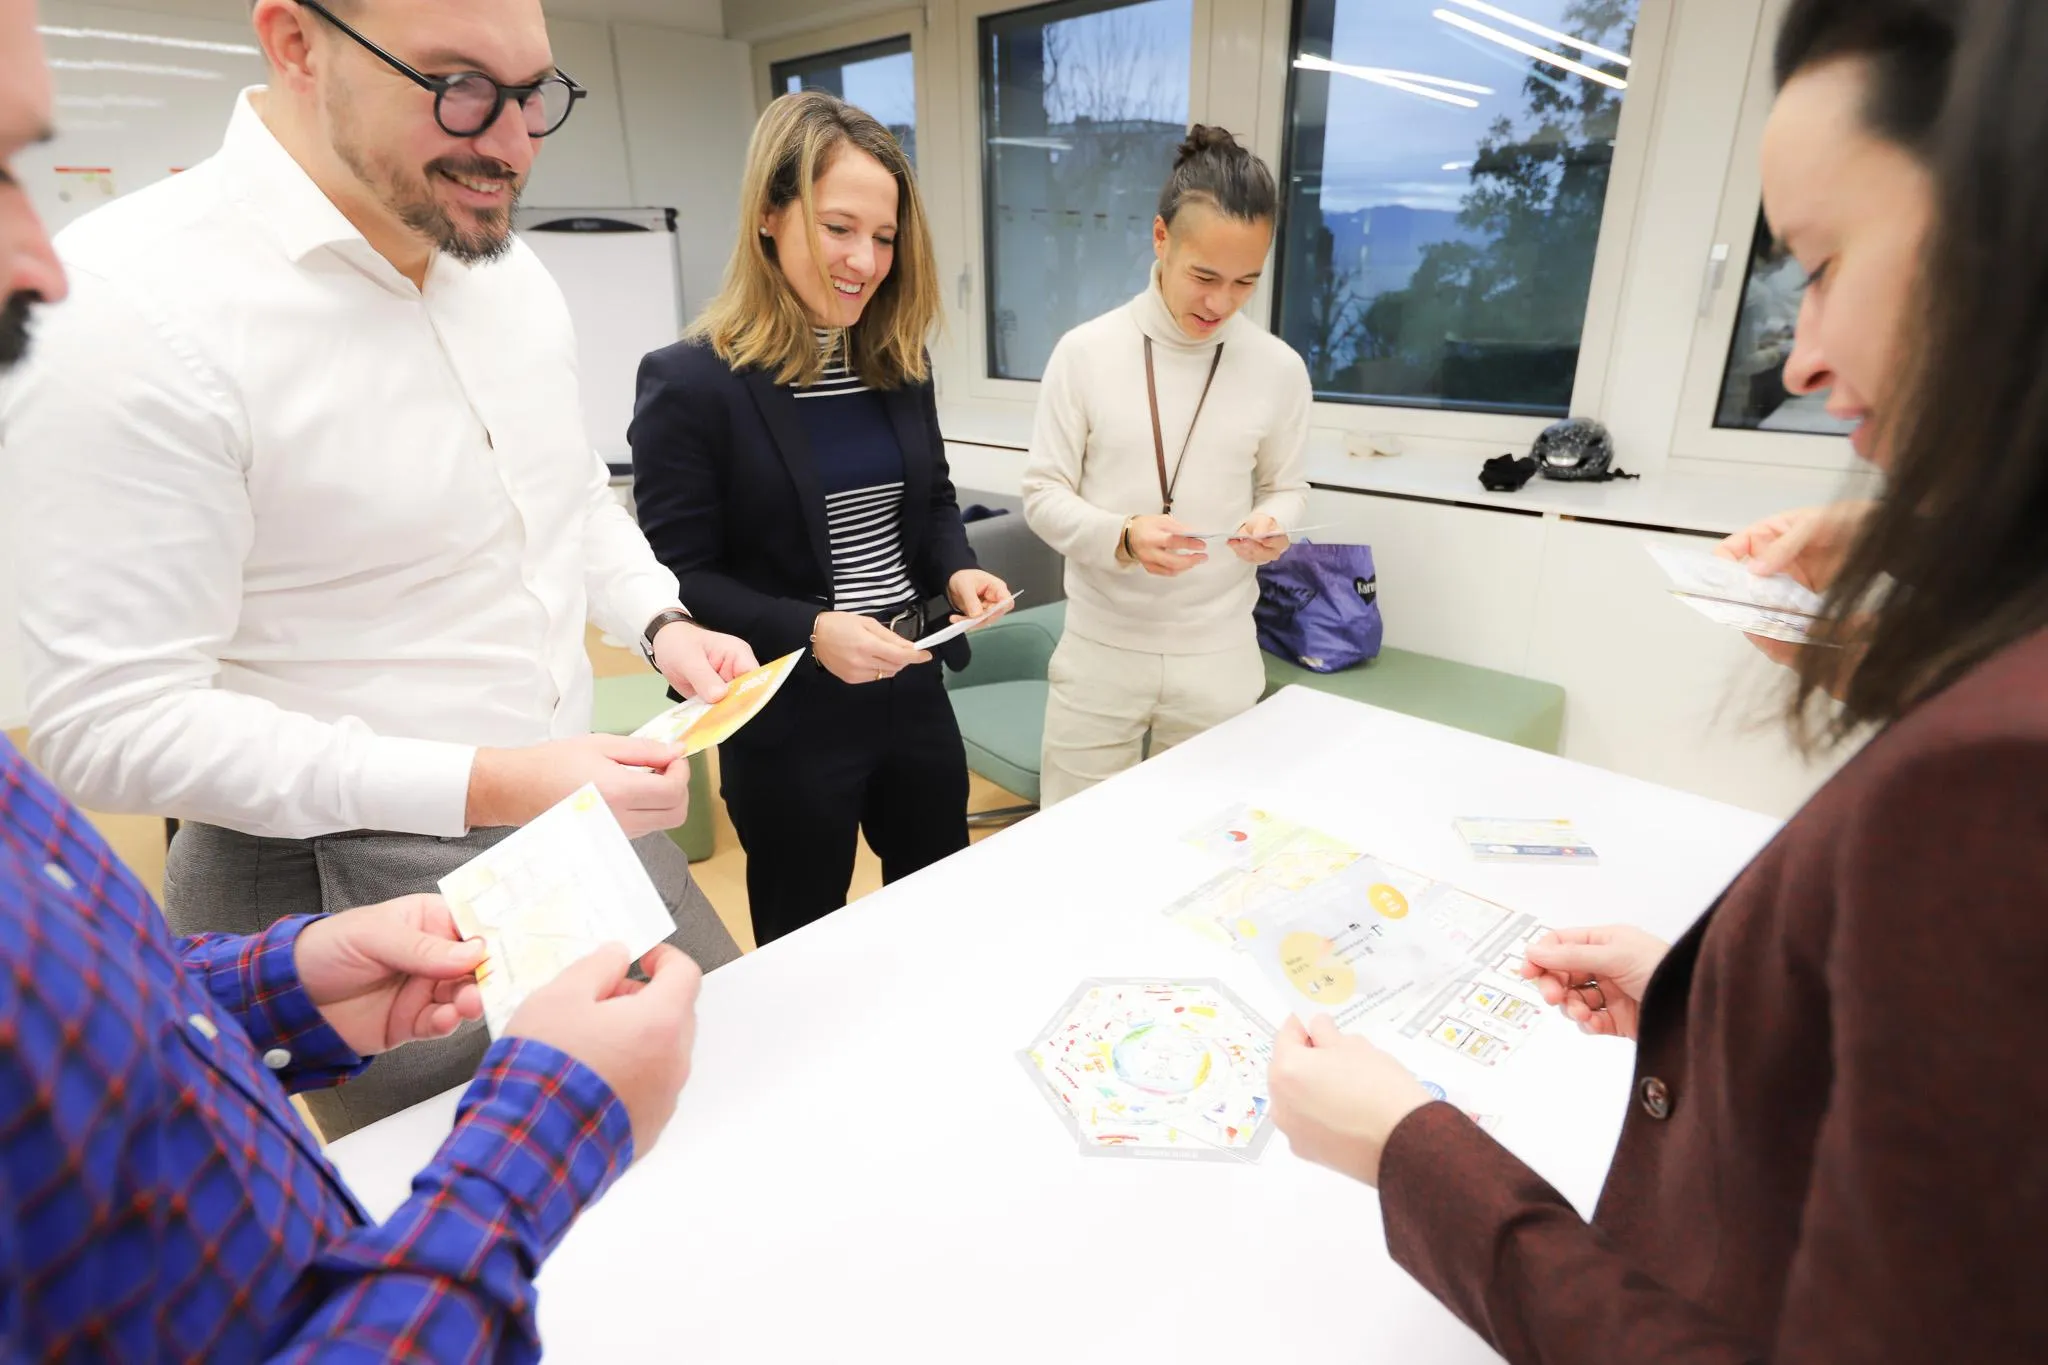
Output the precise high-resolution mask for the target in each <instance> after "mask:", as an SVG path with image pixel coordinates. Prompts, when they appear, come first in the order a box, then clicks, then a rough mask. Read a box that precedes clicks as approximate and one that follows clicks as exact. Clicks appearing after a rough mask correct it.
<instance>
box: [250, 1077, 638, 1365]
mask: <svg viewBox="0 0 2048 1365" xmlns="http://www.w3.org/2000/svg"><path fill="white" fill-rule="evenodd" d="M632 1160H633V1129H632V1124H631V1123H630V1121H629V1120H628V1119H627V1117H626V1108H625V1106H624V1105H623V1104H621V1103H620V1102H619V1100H618V1097H617V1096H615V1095H614V1094H613V1093H612V1091H611V1087H610V1086H608V1085H606V1084H605V1083H604V1081H603V1080H602V1079H600V1078H599V1077H598V1075H597V1073H596V1072H594V1071H592V1070H591V1069H590V1068H588V1067H586V1066H584V1065H583V1064H582V1063H581V1062H578V1061H576V1060H575V1059H574V1058H572V1057H570V1056H568V1055H567V1054H566V1053H563V1052H559V1051H557V1050H556V1049H554V1048H552V1047H549V1046H548V1045H547V1044H545V1043H538V1042H535V1041H533V1040H532V1039H527V1038H509V1039H500V1040H499V1041H497V1042H496V1043H493V1044H492V1045H491V1050H490V1051H489V1052H488V1053H486V1054H485V1055H484V1062H483V1067H482V1068H481V1069H480V1070H479V1071H478V1072H477V1077H476V1079H475V1080H474V1081H473V1082H471V1083H470V1087H469V1089H468V1091H467V1092H466V1093H465V1094H464V1095H463V1097H462V1104H461V1107H460V1108H459V1109H458V1110H457V1112H456V1119H455V1131H454V1132H453V1133H451V1134H450V1135H449V1137H448V1140H447V1142H445V1143H443V1144H442V1146H441V1150H440V1152H439V1153H438V1154H437V1155H436V1156H435V1158H434V1161H433V1163H432V1164H431V1165H429V1166H428V1167H427V1168H426V1169H425V1170H423V1171H421V1172H420V1173H419V1175H417V1176H415V1177H414V1178H413V1186H412V1188H413V1194H412V1198H411V1199H409V1200H407V1201H406V1202H405V1204H404V1205H403V1206H401V1207H400V1208H399V1210H398V1212H397V1213H395V1214H393V1215H392V1216H391V1218H390V1219H388V1220H387V1221H386V1222H385V1223H384V1224H382V1225H381V1226H379V1227H373V1228H363V1229H361V1230H360V1231H358V1232H356V1233H354V1234H352V1235H350V1236H349V1237H347V1238H344V1239H343V1240H341V1241H339V1242H335V1243H331V1244H329V1245H328V1246H326V1247H325V1248H323V1249H322V1250H321V1252H320V1253H319V1255H318V1256H317V1257H316V1258H315V1260H314V1262H313V1264H312V1265H311V1266H310V1267H308V1268H307V1271H306V1274H307V1276H308V1278H309V1279H310V1281H311V1292H312V1294H313V1296H314V1297H315V1299H316V1300H317V1301H318V1302H319V1305H320V1306H319V1307H318V1308H317V1309H316V1310H315V1311H314V1313H313V1315H312V1317H311V1318H309V1319H308V1320H307V1321H306V1323H305V1324H304V1326H302V1327H301V1328H300V1330H299V1331H298V1333H297V1334H296V1335H295V1336H294V1337H293V1338H292V1340H291V1342H290V1344H289V1345H288V1347H287V1348H286V1349H285V1350H284V1351H283V1352H281V1353H280V1354H279V1355H278V1357H277V1359H278V1360H280V1361H284V1362H293V1363H294V1365H310V1363H311V1362H320V1363H321V1365H332V1363H333V1362H337V1361H353V1360H362V1361H384V1360H423V1361H428V1360H430V1361H436V1362H439V1361H466V1362H485V1361H488V1362H493V1365H513V1363H514V1362H521V1363H523V1362H529V1361H537V1360H539V1359H540V1332H539V1327H538V1325H537V1323H536V1321H535V1317H534V1305H535V1294H534V1288H533V1278H534V1276H535V1275H536V1274H537V1273H538V1272H539V1270H540V1264H541V1261H542V1260H543V1259H544V1258H545V1257H546V1256H547V1254H548V1253H549V1252H550V1251H553V1250H554V1248H555V1246H556V1245H557V1244H558V1243H559V1242H560V1241H561V1240H562V1237H563V1235H564V1234H566V1233H567V1232H568V1230H569V1226H570V1224H572V1223H573V1222H575V1221H576V1217H577V1215H578V1214H579V1213H581V1212H582V1211H583V1209H585V1208H586V1207H588V1206H589V1205H590V1204H592V1203H594V1202H595V1201H596V1200H597V1198H598V1197H599V1196H600V1195H602V1194H603V1193H604V1192H605V1191H606V1190H607V1189H609V1188H610V1187H611V1184H612V1182H613V1181H614V1180H616V1179H618V1177H619V1175H620V1173H621V1172H623V1171H624V1170H625V1169H626V1167H627V1166H629V1165H630V1164H632Z"/></svg>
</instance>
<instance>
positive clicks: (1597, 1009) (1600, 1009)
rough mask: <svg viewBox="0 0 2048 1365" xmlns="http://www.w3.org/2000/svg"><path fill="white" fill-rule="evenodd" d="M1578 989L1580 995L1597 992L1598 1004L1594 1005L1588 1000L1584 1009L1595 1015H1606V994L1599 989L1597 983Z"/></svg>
mask: <svg viewBox="0 0 2048 1365" xmlns="http://www.w3.org/2000/svg"><path fill="white" fill-rule="evenodd" d="M1579 989H1580V991H1581V993H1584V992H1585V991H1599V992H1600V1001H1599V1003H1598V1004H1595V1003H1594V1002H1593V1001H1592V1000H1590V999H1589V1000H1587V1001H1586V1008H1587V1009H1590V1010H1592V1011H1593V1012H1594V1013H1596V1014H1605V1013H1607V992H1606V991H1605V990H1602V989H1601V987H1600V983H1599V982H1597V981H1596V982H1593V983H1591V984H1590V985H1586V986H1582V987H1580V988H1579Z"/></svg>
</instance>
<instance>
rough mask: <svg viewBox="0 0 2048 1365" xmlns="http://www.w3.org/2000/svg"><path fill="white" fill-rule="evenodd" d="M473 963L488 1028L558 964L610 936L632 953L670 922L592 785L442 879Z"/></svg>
mask: <svg viewBox="0 0 2048 1365" xmlns="http://www.w3.org/2000/svg"><path fill="white" fill-rule="evenodd" d="M441 894H442V895H443V896H444V897H446V898H447V901H448V909H449V912H450V913H451V914H452V915H453V916H454V918H455V923H456V926H457V927H458V928H459V929H460V930H461V931H462V936H463V937H464V938H474V939H482V940H483V943H484V947H485V949H486V956H485V958H484V961H483V964H482V965H481V966H479V967H478V968H477V969H476V979H477V984H478V985H479V986H480V987H481V988H482V990H483V996H484V1019H485V1022H486V1023H487V1024H488V1025H489V1026H490V1030H491V1034H492V1036H493V1037H499V1036H502V1035H503V1034H504V1031H505V1025H506V1023H507V1022H509V1021H510V1020H511V1018H512V1012H513V1011H514V1010H516V1009H518V1008H519V1005H520V1002H522V1001H524V1000H525V999H526V997H527V996H529V995H531V994H533V992H535V991H537V990H539V989H540V988H541V987H542V986H545V985H546V984H547V983H548V982H550V981H552V980H554V979H555V978H556V977H557V976H559V975H560V974H561V972H562V970H563V968H565V967H567V966H569V965H570V964H571V963H573V962H576V961H578V960H579V959H581V958H584V957H587V956H589V955H590V953H591V952H592V951H594V950H595V949H597V948H598V947H600V946H602V945H603V944H606V943H623V944H624V945H625V946H626V951H627V952H629V953H631V954H632V955H633V956H634V957H635V958H636V959H637V958H638V957H639V956H640V955H641V954H643V953H645V952H647V951H648V950H649V949H650V948H652V947H654V945H655V944H657V943H660V942H661V941H662V940H663V939H665V938H667V937H668V936H669V935H670V934H672V933H674V932H675V927H676V926H675V921H674V920H673V919H672V918H671V917H670V915H669V912H668V907H667V905H666V904H665V903H664V902H663V901H662V898H661V893H660V892H659V891H657V890H656V889H655V887H654V883H653V882H652V881H650V880H649V879H648V876H647V869H646V868H645V867H643V866H642V865H641V862H640V857H639V855H638V854H636V853H634V852H633V845H632V842H631V841H630V840H628V839H627V838H626V832H625V831H624V830H623V829H621V828H619V822H618V820H617V819H616V818H615V817H614V816H613V815H612V812H611V808H610V807H609V806H607V805H606V804H605V803H604V798H603V797H601V796H599V795H598V792H597V788H596V787H594V786H585V787H583V788H581V789H580V790H578V791H575V792H572V793H571V794H570V795H569V797H568V798H567V799H566V800H564V801H562V802H561V803H560V804H559V805H557V806H555V807H554V808H553V809H551V810H548V811H546V812H544V813H543V814H541V815H540V816H539V817H538V818H536V819H535V820H533V821H532V822H531V823H530V824H528V825H527V826H526V827H525V828H524V829H520V830H516V831H514V832H513V833H511V834H509V835H507V836H506V837H505V838H504V839H503V840H501V841H499V842H498V843H497V844H494V845H493V846H492V847H490V848H489V849H487V850H485V851H484V852H483V853H480V854H478V855H477V856H476V857H474V858H472V859H470V861H468V862H466V863H464V864H463V865H462V866H461V867H458V868H456V869H455V870H454V871H453V872H451V873H449V874H448V875H447V876H446V877H443V878H442V879H441Z"/></svg>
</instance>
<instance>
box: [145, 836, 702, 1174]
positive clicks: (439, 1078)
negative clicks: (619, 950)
mask: <svg viewBox="0 0 2048 1365" xmlns="http://www.w3.org/2000/svg"><path fill="white" fill-rule="evenodd" d="M511 832H512V831H511V830H509V829H485V830H476V831H474V832H472V833H470V834H469V835H467V836H465V837H463V838H460V839H437V838H433V837H431V836H428V835H418V834H376V833H351V834H333V835H327V836H324V837H322V838H318V839H265V838H259V837H257V836H255V835H250V834H239V833H236V832H235V831H233V830H227V829H221V828H218V827H216V826H213V825H196V824H189V823H188V824H185V825H181V826H180V827H179V829H178V835H177V838H176V839H175V840H173V841H172V843H171V851H170V857H169V860H168V862H167V864H166V866H165V868H164V917H165V918H166V919H168V920H169V921H170V924H171V929H172V931H173V932H174V933H179V934H198V933H228V934H253V933H259V932H261V931H262V930H263V929H265V928H268V927H269V926H270V925H272V924H274V923H276V922H277V921H278V920H280V919H283V918H285V917H286V916H287V915H317V914H323V913H331V912H333V911H338V910H348V909H353V908H354V907H356V906H358V905H375V904H377V903H379V902H381V901H387V900H393V899H395V898H397V897H399V896H406V895H411V894H413V893H415V892H423V891H432V890H434V889H435V887H436V885H437V884H438V883H439V881H440V880H441V878H443V877H445V876H447V875H448V874H449V873H450V872H453V871H454V870H455V869H456V868H458V867H460V866H462V865H463V864H464V863H466V862H468V861H469V860H470V859H471V858H474V857H475V856H476V855H477V854H479V853H481V852H483V851H484V850H485V849H487V848H489V847H490V846H491V845H493V844H495V843H497V842H498V841H499V840H500V839H503V838H504V837H505V836H506V835H508V834H510V833H511ZM633 851H634V852H635V853H638V854H639V855H640V861H641V862H642V863H643V864H644V865H645V866H646V868H647V873H648V876H649V877H651V878H652V879H653V881H654V886H655V889H656V890H658V891H659V892H661V897H662V900H663V901H665V902H666V903H667V905H668V908H669V913H670V914H671V915H673V916H674V917H675V922H676V931H675V932H674V933H673V934H671V935H669V938H668V941H669V942H670V943H672V944H674V945H675V946H676V947H678V948H680V949H682V950H683V951H684V952H686V953H688V954H689V955H690V956H691V957H693V958H695V959H696V960H697V965H698V966H700V967H702V968H703V969H704V970H705V971H707V972H708V971H710V970H711V969H712V968H714V967H721V966H724V965H725V964H726V963H728V962H730V961H732V960H733V959H734V958H736V957H738V956H739V955H740V950H739V947H738V945H737V944H735V943H734V942H733V940H732V935H730V934H728V933H727V932H726V930H725V925H724V924H723V923H722V922H721V921H720V920H719V918H718V913H717V911H715V910H713V909H712V908H711V902H710V901H709V900H707V899H705V896H704V893H703V892H702V891H700V890H699V889H698V888H697V883H696V882H695V880H693V879H692V878H691V876H690V860H689V859H688V858H686V857H684V856H683V851H682V850H681V849H679V848H677V847H676V846H675V843H674V841H672V840H671V839H670V838H669V837H668V836H667V835H666V834H650V835H648V836H646V837H645V838H642V839H636V840H634V842H633ZM489 1043H490V1038H489V1036H488V1035H487V1034H486V1033H485V1032H484V1027H483V1024H482V1022H481V1021H478V1022H475V1023H470V1024H465V1025H464V1026H463V1027H462V1028H461V1029H459V1030H457V1031H456V1033H455V1034H454V1036H452V1037H449V1038H443V1039H440V1040H438V1041H435V1042H431V1043H408V1044H407V1045H406V1046H404V1047H401V1048H397V1049H395V1050H393V1051H391V1052H387V1053H384V1054H383V1055H382V1056H380V1057H378V1058H377V1059H376V1060H375V1061H374V1062H372V1063H371V1064H370V1069H369V1070H367V1071H365V1072H364V1073H363V1074H362V1075H360V1076H358V1077H357V1078H356V1079H354V1080H352V1081H350V1082H348V1083H347V1084H345V1085H341V1086H337V1087H335V1088H334V1089H331V1090H316V1091H309V1092H307V1093H306V1094H305V1095H303V1096H302V1097H301V1098H303V1099H304V1100H305V1101H306V1105H307V1107H308V1108H309V1109H311V1110H312V1112H313V1118H314V1120H315V1121H316V1122H317V1123H319V1125H320V1131H321V1133H322V1134H323V1135H324V1136H326V1137H327V1138H329V1139H333V1138H338V1137H340V1136H342V1135H343V1134H344V1133H350V1132H354V1131H355V1130H356V1129H358V1128H361V1127H363V1126H364V1125H365V1124H370V1123H375V1122H376V1121H377V1120H378V1119H381V1118H383V1117H384V1116H386V1115H387V1114H395V1113H397V1112H398V1111H399V1110H401V1109H405V1108H408V1107H410V1106H411V1105H414V1104H418V1103H419V1102H420V1101H421V1100H424V1099H427V1098H429V1097H431V1096H434V1095H438V1094H440V1093H441V1092H442V1091H444V1090H449V1089H452V1088H454V1087H456V1086H459V1085H463V1084H466V1083H467V1082H468V1081H469V1079H470V1078H471V1077H472V1076H474V1075H475V1074H476V1069H477V1064H478V1063H479V1062H481V1061H482V1060H483V1055H484V1049H485V1048H486V1047H487V1046H488V1045H489Z"/></svg>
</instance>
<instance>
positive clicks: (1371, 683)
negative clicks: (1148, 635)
mask: <svg viewBox="0 0 2048 1365" xmlns="http://www.w3.org/2000/svg"><path fill="white" fill-rule="evenodd" d="M1263 657H1264V658H1265V661H1266V695H1267V696H1269V697H1270V696H1272V695H1273V694H1274V693H1275V692H1278V691H1279V690H1280V689H1281V688H1283V687H1313V688H1315V689H1316V690H1318V691H1321V692H1334V693H1336V694H1337V695H1338V696H1340V697H1349V698H1351V700H1353V701H1362V702H1365V703H1366V704H1367V705H1370V706H1382V707H1385V708H1386V709H1387V710H1389V711H1399V712H1401V713H1402V714H1403V715H1408V716H1417V717H1420V718H1421V719H1423V720H1433V721H1436V722H1437V723H1438V724H1440V725H1450V726H1455V727H1456V728H1458V729H1460V730H1470V731H1471V732H1472V733H1473V734H1475V735H1486V736H1487V737H1489V738H1491V739H1504V740H1506V741H1507V742H1508V743H1510V744H1519V745H1521V746H1522V747H1523V748H1526V749H1540V750H1542V751H1543V752H1544V753H1546V754H1554V753H1556V752H1557V751H1558V749H1559V747H1560V745H1561V744H1562V742H1563V739H1564V689H1563V688H1562V687H1559V686H1558V685H1557V684H1555V683H1546V682H1537V681H1535V680H1534V679H1533V678H1521V677H1517V676H1515V675H1514V674H1512V673H1498V672H1495V671H1494V670H1493V669H1490V668H1475V667H1473V666H1472V665H1470V664H1460V663H1452V662H1451V661H1450V660H1449V659H1438V658H1435V657H1433V656H1431V655H1428V654H1411V653H1409V652H1408V651H1407V650H1405V649H1382V650H1381V651H1380V655H1379V657H1378V658H1377V659H1374V660H1372V661H1371V662H1369V663H1363V664H1360V665H1358V667H1356V668H1347V669H1345V670H1344V671H1343V672H1341V673H1312V672H1310V671H1309V670H1308V669H1306V668H1303V667H1301V666H1300V665H1298V664H1294V663H1290V662H1288V661H1287V660H1285V659H1281V658H1277V657H1275V656H1274V655H1271V654H1267V655H1264V656H1263Z"/></svg>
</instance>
